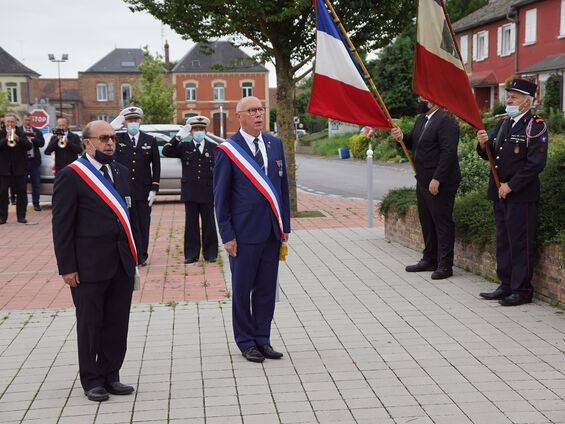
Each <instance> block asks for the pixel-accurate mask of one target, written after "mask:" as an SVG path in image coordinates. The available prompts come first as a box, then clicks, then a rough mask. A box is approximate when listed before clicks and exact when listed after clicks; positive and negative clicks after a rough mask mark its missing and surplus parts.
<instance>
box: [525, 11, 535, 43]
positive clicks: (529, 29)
mask: <svg viewBox="0 0 565 424" xmlns="http://www.w3.org/2000/svg"><path fill="white" fill-rule="evenodd" d="M537 17H538V13H537V9H530V10H528V11H527V12H526V24H525V27H526V29H525V31H524V44H534V43H535V42H536V31H537Z"/></svg>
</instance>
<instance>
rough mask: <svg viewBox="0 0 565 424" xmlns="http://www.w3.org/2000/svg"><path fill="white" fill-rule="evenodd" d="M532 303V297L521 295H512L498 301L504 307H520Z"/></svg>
mask: <svg viewBox="0 0 565 424" xmlns="http://www.w3.org/2000/svg"><path fill="white" fill-rule="evenodd" d="M531 302H532V296H528V295H526V294H519V293H512V294H511V295H510V296H506V297H505V298H504V299H500V300H499V301H498V303H500V304H501V305H502V306H518V305H524V304H526V303H531Z"/></svg>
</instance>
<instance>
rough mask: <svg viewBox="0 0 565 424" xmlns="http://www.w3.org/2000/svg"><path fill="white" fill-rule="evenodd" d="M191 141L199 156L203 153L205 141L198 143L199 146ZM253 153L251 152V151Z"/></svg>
mask: <svg viewBox="0 0 565 424" xmlns="http://www.w3.org/2000/svg"><path fill="white" fill-rule="evenodd" d="M192 141H193V142H194V147H195V148H197V149H198V151H199V152H200V154H203V153H204V142H205V141H206V140H202V141H201V142H200V146H199V145H198V143H197V141H196V140H195V139H192ZM252 151H253V150H252Z"/></svg>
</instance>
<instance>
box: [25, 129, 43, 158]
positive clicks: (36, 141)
mask: <svg viewBox="0 0 565 424" xmlns="http://www.w3.org/2000/svg"><path fill="white" fill-rule="evenodd" d="M22 128H23V127H22ZM31 130H32V131H33V133H34V135H35V137H34V138H32V140H31V142H32V143H33V158H29V163H30V165H34V166H39V165H41V151H40V150H39V148H40V147H43V146H45V139H44V138H43V133H42V132H41V131H40V130H38V129H37V128H33V127H32V128H31Z"/></svg>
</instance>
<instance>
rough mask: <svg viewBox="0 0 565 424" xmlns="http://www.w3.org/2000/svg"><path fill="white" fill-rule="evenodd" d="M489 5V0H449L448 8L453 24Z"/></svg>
mask: <svg viewBox="0 0 565 424" xmlns="http://www.w3.org/2000/svg"><path fill="white" fill-rule="evenodd" d="M487 3H488V0H447V2H446V6H447V11H448V12H449V18H450V19H451V22H457V21H458V20H459V19H461V18H464V17H465V16H467V15H468V14H469V13H472V12H474V11H475V10H477V9H480V8H481V7H483V6H485V5H486V4H487Z"/></svg>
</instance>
